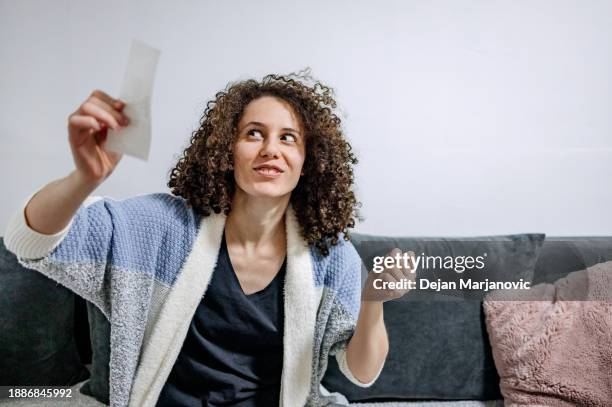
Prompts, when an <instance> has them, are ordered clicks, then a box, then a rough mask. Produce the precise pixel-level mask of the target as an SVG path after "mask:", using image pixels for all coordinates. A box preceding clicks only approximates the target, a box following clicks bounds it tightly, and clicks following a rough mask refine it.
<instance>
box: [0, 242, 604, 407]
mask: <svg viewBox="0 0 612 407" xmlns="http://www.w3.org/2000/svg"><path fill="white" fill-rule="evenodd" d="M463 240H474V241H479V242H483V244H484V245H485V246H486V245H488V246H487V247H489V250H490V251H493V252H494V251H495V250H497V252H496V256H498V257H500V258H503V257H504V256H505V257H507V258H509V259H517V258H520V261H519V265H520V266H521V267H523V268H524V269H525V270H529V269H530V270H531V271H533V273H532V274H530V276H531V278H532V280H533V283H534V284H537V283H540V282H553V281H555V280H557V279H558V278H561V277H564V276H565V275H567V274H568V273H570V272H572V271H576V270H581V269H584V268H586V267H588V266H591V265H593V264H596V263H600V262H603V261H609V260H612V237H611V236H607V237H546V238H545V236H544V235H543V234H525V235H509V236H493V237H478V238H420V237H406V238H393V237H382V236H368V235H360V234H354V235H353V243H354V244H355V247H356V248H357V249H358V251H359V252H360V255H362V258H366V257H367V256H368V255H369V254H368V253H367V251H368V249H369V248H370V247H371V246H369V243H371V242H384V243H385V244H386V245H391V246H398V247H402V248H409V249H411V250H413V251H415V252H416V253H419V252H421V251H424V252H425V251H426V252H428V253H429V252H432V253H442V252H448V251H452V250H454V247H455V246H456V245H457V242H461V241H463ZM500 242H502V243H504V245H503V246H499V245H497V246H495V245H496V244H498V243H500ZM500 247H501V249H500ZM500 250H501V252H500ZM500 264H503V262H502V263H500ZM385 321H386V326H387V329H388V333H389V340H390V345H391V346H390V352H389V356H388V358H387V361H386V364H385V367H384V369H383V371H382V373H381V375H380V377H379V379H378V380H377V382H376V383H375V384H374V385H373V386H371V387H369V388H359V387H357V386H354V385H352V384H351V383H350V382H348V381H347V380H346V379H345V378H344V377H343V376H342V374H341V373H340V372H339V369H338V367H337V365H336V363H335V360H334V358H330V361H329V366H328V370H327V373H326V375H325V377H324V379H323V382H322V383H323V386H324V387H325V389H327V390H328V391H329V392H330V393H331V394H333V395H334V396H335V397H336V399H337V403H338V404H339V405H346V404H348V402H350V403H351V405H352V404H355V405H364V406H385V407H391V406H428V407H436V406H465V407H468V406H501V405H503V402H502V401H501V399H502V395H501V394H500V391H499V386H498V382H499V377H498V376H497V371H496V369H495V363H494V360H493V357H492V353H491V348H490V345H489V342H488V338H487V333H486V329H485V324H484V315H483V311H482V303H481V302H480V301H475V300H462V299H451V300H450V301H447V300H445V301H440V300H437V299H435V298H429V299H427V300H422V301H391V302H387V303H385ZM0 326H1V327H2V332H3V333H2V335H1V336H0V386H6V385H24V386H25V385H39V386H40V385H65V386H73V388H74V389H75V392H74V396H75V397H74V398H73V399H72V400H71V401H67V402H54V403H53V405H63V404H64V405H88V406H95V405H103V404H102V403H103V402H107V400H108V357H109V342H108V338H109V333H110V328H109V325H108V322H107V321H106V320H105V318H104V317H103V316H102V314H101V313H100V312H99V311H98V310H97V309H96V308H95V307H93V306H92V305H91V304H88V303H86V302H85V301H84V300H82V299H80V298H78V297H77V296H75V295H74V294H73V293H71V292H70V291H68V290H67V289H65V288H64V287H61V286H59V285H57V284H56V283H54V282H52V281H50V280H48V279H46V278H45V277H43V276H42V275H40V274H39V273H37V272H34V271H32V270H27V269H24V268H22V267H21V266H20V265H19V264H18V262H17V260H16V259H15V257H14V256H13V255H12V254H11V253H9V252H8V251H6V249H5V248H4V245H3V244H2V242H1V241H0ZM96 399H97V400H98V401H96ZM37 403H43V404H37ZM44 403H47V404H44ZM0 405H12V406H17V405H28V406H34V405H49V404H48V400H46V401H44V400H21V401H19V400H12V401H9V400H0Z"/></svg>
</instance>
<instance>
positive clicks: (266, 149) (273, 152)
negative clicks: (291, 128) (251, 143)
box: [260, 137, 279, 158]
mask: <svg viewBox="0 0 612 407" xmlns="http://www.w3.org/2000/svg"><path fill="white" fill-rule="evenodd" d="M260 155H261V156H262V157H274V158H278V156H279V148H278V143H277V142H276V140H274V139H273V138H272V137H270V138H268V139H267V140H266V141H264V143H263V145H262V147H261V151H260Z"/></svg>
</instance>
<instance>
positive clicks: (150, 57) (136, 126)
mask: <svg viewBox="0 0 612 407" xmlns="http://www.w3.org/2000/svg"><path fill="white" fill-rule="evenodd" d="M159 55H160V51H159V50H158V49H155V48H152V47H150V46H148V45H146V44H144V43H142V42H140V41H138V40H133V41H132V47H131V49H130V56H129V58H128V64H127V69H126V71H125V76H124V77H123V83H122V85H121V91H120V92H119V98H120V99H122V100H123V101H125V102H126V106H125V107H124V108H123V113H124V114H125V115H126V116H127V117H129V119H130V124H129V125H128V126H127V127H123V128H121V130H120V131H118V132H115V131H113V130H112V129H110V130H109V132H108V140H107V142H106V148H107V149H109V150H111V151H116V152H120V153H123V154H126V155H130V156H132V157H136V158H140V159H141V160H145V161H147V160H148V159H149V150H150V148H151V96H152V94H153V82H154V80H155V69H156V67H157V61H158V60H159Z"/></svg>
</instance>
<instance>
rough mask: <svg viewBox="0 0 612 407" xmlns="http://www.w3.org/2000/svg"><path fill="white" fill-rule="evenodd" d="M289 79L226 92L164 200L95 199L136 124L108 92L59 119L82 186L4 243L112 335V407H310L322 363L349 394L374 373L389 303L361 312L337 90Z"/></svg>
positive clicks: (69, 184)
mask: <svg viewBox="0 0 612 407" xmlns="http://www.w3.org/2000/svg"><path fill="white" fill-rule="evenodd" d="M297 79H299V77H296V76H295V75H289V76H277V75H268V76H266V77H265V78H264V79H263V80H262V81H261V82H258V81H255V80H247V81H243V82H239V83H235V84H233V85H230V86H228V87H227V88H226V90H225V91H223V92H219V93H218V94H217V95H216V99H215V100H214V101H212V102H209V104H208V106H207V108H206V110H205V112H204V114H203V117H202V119H201V125H200V127H199V129H198V130H197V131H195V132H194V133H193V135H192V137H191V144H190V145H189V146H188V147H187V149H186V150H185V151H184V153H183V155H182V157H181V158H180V159H179V161H178V163H177V165H176V167H175V168H174V169H173V170H172V171H171V175H170V181H169V187H170V188H171V191H172V195H170V194H152V195H144V196H138V197H135V198H130V199H126V200H123V201H114V200H112V199H108V198H104V199H100V198H88V197H89V195H90V194H91V193H92V192H93V191H94V190H95V189H96V188H97V187H98V186H99V185H100V183H101V182H103V181H104V180H105V179H106V178H107V177H108V176H109V175H110V174H111V173H112V171H113V170H114V168H115V167H116V165H117V163H118V162H119V161H120V159H121V155H119V154H117V153H114V152H111V151H107V150H105V148H104V145H105V141H106V137H107V131H108V129H109V128H112V129H113V130H115V131H118V132H119V134H120V129H121V127H122V126H127V125H129V118H128V117H126V116H125V115H124V114H123V112H122V111H123V108H124V107H125V103H124V102H122V101H120V100H117V99H113V98H112V97H110V96H108V95H107V94H106V93H104V92H101V91H94V92H93V93H92V94H91V96H90V97H89V98H88V99H87V100H86V101H85V102H84V103H83V104H82V105H81V106H80V107H79V109H78V110H77V111H76V112H74V113H73V114H72V115H70V117H69V120H68V132H69V142H70V147H71V150H72V155H73V158H74V162H75V170H74V171H72V172H71V173H70V174H69V175H68V176H67V177H65V178H62V179H59V180H56V181H54V182H51V183H50V184H48V185H47V186H45V187H44V188H42V189H41V190H40V191H38V192H37V193H35V194H34V195H33V196H32V197H31V198H29V199H28V200H26V204H25V206H24V208H23V210H22V211H19V212H18V213H17V215H16V216H15V217H14V218H13V220H12V221H11V222H10V224H9V227H8V230H7V233H6V238H5V241H6V242H7V243H6V245H7V247H8V248H9V249H10V250H11V251H13V252H14V253H16V254H17V255H18V256H19V258H20V260H21V262H22V263H23V264H24V265H26V266H27V267H30V268H33V269H36V270H39V271H40V272H42V273H44V274H45V275H47V276H48V277H50V278H52V279H54V280H56V281H58V282H59V283H61V284H63V285H65V286H66V287H68V288H70V289H72V290H73V291H74V292H76V293H77V294H79V295H80V296H82V297H84V298H85V299H87V300H88V301H90V302H92V303H93V304H95V305H96V306H97V307H99V308H100V310H101V311H102V312H103V313H104V314H105V315H106V317H107V318H108V319H109V321H110V324H111V358H110V400H111V405H113V406H125V405H130V406H142V405H146V406H149V405H156V404H158V405H168V406H170V405H187V406H195V405H198V406H201V405H206V406H209V405H210V406H212V405H220V404H221V403H224V404H223V405H236V406H247V405H249V406H250V405H264V406H270V405H277V404H279V405H282V406H302V405H315V406H316V405H323V404H325V398H324V397H323V396H322V395H321V394H320V386H319V384H320V381H321V378H322V376H323V374H324V372H325V369H326V367H327V358H328V356H329V355H335V357H336V358H337V360H338V363H339V366H340V369H341V371H342V372H343V373H344V375H345V376H346V377H347V378H348V379H349V380H351V381H352V382H353V383H355V384H356V385H359V386H364V387H366V386H370V385H371V384H372V383H373V382H374V381H375V380H376V378H377V377H378V375H379V373H380V371H381V370H382V367H383V364H384V360H385V358H386V355H387V351H388V340H387V334H386V331H385V326H384V321H383V313H382V302H381V301H367V302H366V301H363V302H361V304H360V300H361V297H360V295H361V293H360V291H361V277H360V276H361V262H360V259H359V257H358V255H357V253H356V251H355V249H354V248H353V246H352V245H351V244H350V243H349V242H348V236H349V235H348V229H349V228H351V227H353V225H354V217H355V216H356V205H357V202H356V199H355V197H354V195H353V192H352V190H351V188H352V183H353V171H352V165H353V164H354V163H355V162H356V159H355V157H354V156H353V154H352V153H351V149H350V146H349V144H348V143H347V142H346V141H345V140H344V137H343V134H342V130H341V126H340V125H341V123H340V120H339V118H338V117H337V116H336V115H335V114H333V112H332V109H333V108H334V107H335V101H334V99H333V97H332V91H331V89H330V88H328V87H326V86H324V85H322V84H320V83H319V82H316V83H315V85H314V86H307V85H306V84H305V83H302V82H301V81H299V80H297ZM392 296H393V295H391V296H390V297H389V298H391V297H392Z"/></svg>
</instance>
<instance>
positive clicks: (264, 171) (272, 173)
mask: <svg viewBox="0 0 612 407" xmlns="http://www.w3.org/2000/svg"><path fill="white" fill-rule="evenodd" d="M254 170H255V172H257V173H258V174H260V175H263V176H264V177H269V178H274V177H278V176H279V175H281V174H282V173H283V171H281V170H280V169H279V168H276V167H268V166H261V167H256V168H254Z"/></svg>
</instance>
